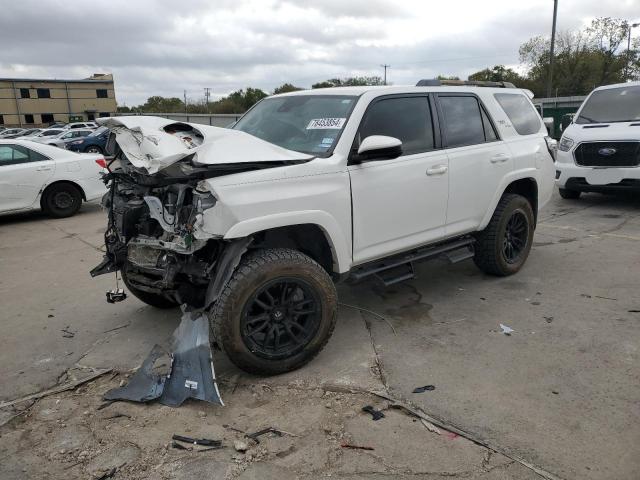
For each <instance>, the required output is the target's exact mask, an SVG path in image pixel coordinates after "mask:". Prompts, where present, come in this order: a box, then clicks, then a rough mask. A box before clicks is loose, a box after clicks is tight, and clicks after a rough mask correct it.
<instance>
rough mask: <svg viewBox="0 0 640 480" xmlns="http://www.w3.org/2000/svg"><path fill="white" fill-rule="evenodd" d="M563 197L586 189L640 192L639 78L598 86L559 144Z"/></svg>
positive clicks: (558, 175) (558, 172)
mask: <svg viewBox="0 0 640 480" xmlns="http://www.w3.org/2000/svg"><path fill="white" fill-rule="evenodd" d="M556 183H557V184H558V187H559V188H560V195H561V196H562V197H563V198H578V197H579V196H580V193H582V192H601V193H606V192H616V191H618V192H622V191H628V192H634V191H635V192H640V82H629V83H619V84H615V85H607V86H605V87H599V88H596V89H595V90H594V91H593V92H591V94H590V95H589V96H588V97H587V98H586V99H585V101H584V102H583V104H582V106H581V107H580V109H579V110H578V112H577V113H576V115H575V117H574V119H573V122H572V123H571V124H570V125H569V126H568V127H567V128H566V129H565V130H564V132H563V134H562V138H561V139H560V143H559V145H558V155H557V165H556Z"/></svg>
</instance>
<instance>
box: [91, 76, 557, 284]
mask: <svg viewBox="0 0 640 480" xmlns="http://www.w3.org/2000/svg"><path fill="white" fill-rule="evenodd" d="M461 91H462V92H472V93H474V94H476V95H477V96H478V97H479V98H480V99H481V101H482V102H483V103H484V105H485V107H486V108H487V110H488V111H489V112H490V114H491V116H492V117H493V119H494V121H495V122H496V126H497V128H498V130H499V135H500V137H501V140H500V141H497V142H493V143H488V144H483V145H479V146H472V147H460V148H453V149H440V150H436V151H431V152H426V153H420V154H413V155H406V156H402V157H399V158H396V159H392V160H382V161H372V162H366V163H362V164H359V165H348V158H349V152H350V149H351V146H352V144H353V140H354V137H355V134H356V132H357V129H358V127H359V125H360V121H361V119H362V117H363V115H364V112H365V110H366V108H367V106H368V105H369V103H370V102H371V101H372V100H373V99H375V98H377V97H379V96H381V95H387V94H410V93H425V92H427V93H430V92H461ZM497 92H500V93H508V92H513V91H510V90H505V89H494V88H473V87H348V88H333V89H317V90H311V91H301V92H292V93H289V94H285V95H289V96H295V95H331V94H335V95H345V94H346V95H358V96H359V99H358V101H357V103H356V105H355V107H354V109H353V111H352V113H351V116H350V118H349V119H348V121H347V123H346V125H345V127H344V131H343V133H342V135H341V136H340V139H339V140H338V142H337V143H336V145H335V148H334V150H333V153H332V155H331V156H329V157H328V158H315V159H313V160H311V161H308V162H306V163H300V164H296V165H289V166H283V167H277V168H269V169H260V170H254V171H249V172H244V173H237V174H233V175H226V176H221V177H216V178H211V179H208V180H205V181H204V182H203V184H204V185H206V187H207V188H208V189H209V190H210V191H211V192H212V193H213V195H214V196H215V197H216V198H217V200H218V201H217V203H216V205H215V206H214V207H212V208H210V209H208V210H206V211H205V212H204V214H203V216H202V218H201V221H200V222H199V223H198V224H196V229H195V232H194V233H195V236H196V237H197V238H225V239H232V238H241V237H245V236H248V235H251V234H254V233H256V232H260V231H263V230H268V229H270V228H276V227H283V226H288V225H299V224H315V225H317V226H319V227H320V228H321V230H322V231H323V232H324V233H325V235H326V237H327V240H328V241H329V243H330V245H331V248H332V251H333V255H334V270H335V271H336V272H339V273H344V272H347V271H349V270H350V269H351V268H352V267H353V266H356V265H358V264H362V263H364V262H367V261H370V260H373V259H376V258H381V257H385V256H387V255H390V254H393V253H396V252H400V251H403V250H407V249H410V248H413V247H417V246H420V245H424V244H426V243H431V242H436V241H440V240H443V239H446V238H449V237H453V236H457V235H462V234H466V233H470V232H474V231H477V230H481V229H482V228H484V227H485V226H486V224H487V223H488V222H489V220H490V218H491V215H492V214H493V211H494V209H495V207H496V205H497V203H498V201H499V199H500V197H501V196H502V194H503V193H504V190H505V189H506V188H507V186H508V185H509V184H510V183H511V182H513V181H515V180H518V179H523V178H533V179H534V180H535V181H536V182H537V185H538V192H539V200H538V207H539V208H541V207H542V206H543V205H544V204H545V203H546V202H547V201H548V199H549V198H550V197H551V192H552V189H553V176H554V166H553V161H552V159H551V156H550V155H549V153H548V151H547V149H546V144H545V141H544V137H545V136H546V134H547V133H546V129H545V127H544V125H543V123H542V121H540V130H539V132H537V133H535V134H532V135H527V136H520V135H518V134H517V133H516V132H515V131H514V129H513V127H512V125H511V123H510V121H509V120H508V118H507V116H506V114H505V113H504V112H503V111H502V109H501V108H500V107H499V105H498V104H497V102H496V101H495V99H494V97H493V94H494V93H497ZM514 93H518V91H515V92H514ZM519 93H522V92H519ZM522 94H524V93H522ZM98 121H99V122H100V123H101V124H102V125H107V126H114V125H115V126H117V122H120V126H123V127H126V128H127V129H129V130H130V131H132V130H135V129H136V128H138V129H139V131H140V133H143V134H144V135H149V134H150V133H149V132H151V131H153V132H154V133H153V134H152V135H155V136H156V137H157V136H158V132H159V131H160V130H159V129H161V128H162V127H163V126H164V125H167V124H169V123H176V122H173V121H171V120H166V119H149V117H147V119H146V120H145V119H144V118H143V117H122V118H121V119H114V118H111V119H101V120H98ZM114 122H116V123H114ZM141 122H142V123H141ZM193 126H194V127H195V128H198V129H199V130H201V131H202V132H203V134H204V135H205V140H204V142H203V144H202V145H203V146H204V145H209V147H207V149H205V148H202V147H197V149H193V150H188V153H187V151H185V149H183V148H182V147H180V146H179V145H178V144H176V143H172V140H171V141H170V140H167V142H166V143H165V144H164V146H163V147H162V148H155V147H159V146H160V142H158V145H154V146H151V145H148V144H145V148H146V147H148V148H150V149H151V150H150V152H151V155H150V156H151V157H152V158H151V159H150V158H149V157H145V152H146V150H145V148H142V149H141V148H140V145H141V142H139V143H138V144H137V146H135V148H137V151H136V152H134V153H135V156H136V157H137V158H138V160H140V161H139V162H138V163H136V162H132V163H134V165H138V166H143V167H144V168H146V169H147V170H148V171H150V172H151V171H153V170H156V171H157V170H158V169H160V168H162V167H163V165H165V164H168V163H167V162H174V161H177V160H176V158H177V157H180V158H184V157H185V156H186V155H187V154H190V153H193V152H194V150H197V155H198V162H199V163H209V164H212V165H213V164H216V163H226V162H235V163H239V162H243V161H246V162H254V161H261V160H264V161H267V160H294V159H303V158H308V157H307V156H305V155H304V154H301V153H298V152H291V151H289V150H286V149H282V148H280V147H277V146H275V145H271V144H269V143H267V142H263V141H262V140H259V139H256V138H255V137H251V136H250V135H248V134H245V133H243V132H237V131H233V130H225V129H218V128H215V127H204V126H202V125H195V124H194V125H193ZM169 136H170V135H169ZM207 136H209V139H207ZM138 138H139V139H141V138H142V137H140V136H139V137H138ZM119 140H120V139H119ZM162 142H164V140H162ZM119 143H120V142H119ZM125 143H126V142H125ZM128 145H129V146H130V147H131V148H132V149H133V147H134V146H133V144H131V143H129V144H128ZM167 146H171V147H170V148H165V147H167ZM178 147H179V148H178ZM127 148H129V147H127ZM496 156H498V157H497V158H498V159H499V161H492V160H494V159H495V157H496ZM170 157H171V158H170ZM158 159H159V161H156V160H158ZM428 171H431V173H430V174H428V173H427V172H428Z"/></svg>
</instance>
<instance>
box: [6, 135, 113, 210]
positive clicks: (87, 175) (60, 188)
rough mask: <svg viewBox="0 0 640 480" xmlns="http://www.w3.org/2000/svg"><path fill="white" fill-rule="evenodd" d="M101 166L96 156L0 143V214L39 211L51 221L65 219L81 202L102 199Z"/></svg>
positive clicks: (27, 143) (36, 145) (21, 142)
mask: <svg viewBox="0 0 640 480" xmlns="http://www.w3.org/2000/svg"><path fill="white" fill-rule="evenodd" d="M105 165H106V164H105V161H104V159H103V158H102V157H101V156H99V155H87V154H77V153H73V152H68V151H66V150H62V149H59V148H56V147H53V146H51V145H43V144H39V143H35V142H32V141H29V140H21V139H14V140H0V214H7V213H17V212H23V211H28V210H37V209H42V210H43V211H44V212H45V213H46V214H48V215H49V216H51V217H55V218H61V217H69V216H71V215H73V214H75V213H76V212H77V211H78V210H79V209H80V206H81V204H82V201H83V200H84V201H89V200H95V199H97V198H100V197H101V196H102V195H104V193H105V192H106V189H105V186H104V183H103V182H102V180H101V178H100V172H101V171H103V167H104V166H105Z"/></svg>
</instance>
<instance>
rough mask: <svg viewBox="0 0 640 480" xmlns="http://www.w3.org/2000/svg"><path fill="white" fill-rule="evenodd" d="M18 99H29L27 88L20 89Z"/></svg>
mask: <svg viewBox="0 0 640 480" xmlns="http://www.w3.org/2000/svg"><path fill="white" fill-rule="evenodd" d="M20 98H31V94H30V93H29V89H28V88H21V89H20Z"/></svg>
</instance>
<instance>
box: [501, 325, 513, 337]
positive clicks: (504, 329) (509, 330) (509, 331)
mask: <svg viewBox="0 0 640 480" xmlns="http://www.w3.org/2000/svg"><path fill="white" fill-rule="evenodd" d="M500 328H501V329H502V333H504V334H505V335H507V336H511V334H512V333H513V332H514V331H515V330H514V329H513V328H511V327H507V326H506V325H503V324H500Z"/></svg>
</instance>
